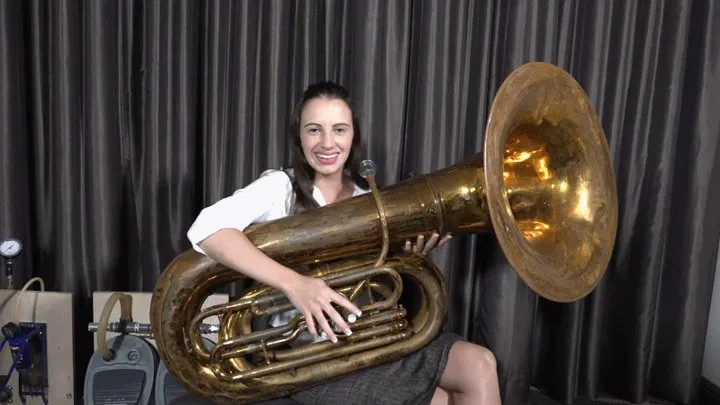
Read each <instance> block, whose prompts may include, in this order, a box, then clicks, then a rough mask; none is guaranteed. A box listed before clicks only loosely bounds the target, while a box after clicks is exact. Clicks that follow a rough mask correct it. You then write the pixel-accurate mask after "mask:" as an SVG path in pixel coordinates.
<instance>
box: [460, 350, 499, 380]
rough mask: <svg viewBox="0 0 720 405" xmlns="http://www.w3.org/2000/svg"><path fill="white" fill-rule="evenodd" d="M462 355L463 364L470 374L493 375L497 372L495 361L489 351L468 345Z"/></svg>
mask: <svg viewBox="0 0 720 405" xmlns="http://www.w3.org/2000/svg"><path fill="white" fill-rule="evenodd" d="M464 352H465V353H463V354H462V356H463V358H464V359H465V364H466V365H467V366H468V368H470V370H468V371H471V372H476V373H480V374H495V373H496V372H497V361H496V360H495V355H494V354H493V352H492V351H490V349H488V348H485V347H482V346H479V345H475V344H471V343H468V344H467V346H466V348H465V350H464Z"/></svg>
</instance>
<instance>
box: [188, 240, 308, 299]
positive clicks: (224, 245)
mask: <svg viewBox="0 0 720 405" xmlns="http://www.w3.org/2000/svg"><path fill="white" fill-rule="evenodd" d="M198 245H199V246H200V247H201V248H202V249H203V251H204V252H205V254H207V255H208V256H209V257H211V258H212V259H214V260H216V261H217V262H219V263H221V264H223V265H224V266H226V267H229V268H231V269H233V270H236V271H238V272H240V273H242V274H244V275H246V276H247V277H250V278H252V279H253V280H256V281H258V282H260V283H263V284H266V285H269V286H271V287H274V288H277V289H280V290H283V291H285V290H287V289H288V288H290V285H291V284H292V283H294V282H296V281H297V279H298V276H299V274H298V273H296V272H295V271H294V270H292V269H290V268H287V267H285V266H283V265H281V264H280V263H278V262H276V261H274V260H273V259H271V258H270V257H268V256H267V255H265V254H264V253H263V252H262V251H260V249H258V248H257V247H255V245H253V244H252V242H250V240H249V239H248V238H247V237H246V236H245V234H243V233H242V232H240V231H238V230H237V229H232V228H227V229H221V230H219V231H218V232H215V233H214V234H212V235H210V236H208V237H207V238H205V240H203V241H202V242H200V243H199V244H198Z"/></svg>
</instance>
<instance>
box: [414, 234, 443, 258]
mask: <svg viewBox="0 0 720 405" xmlns="http://www.w3.org/2000/svg"><path fill="white" fill-rule="evenodd" d="M451 238H452V235H450V234H447V235H445V236H443V238H442V239H440V235H439V234H438V233H437V232H434V233H433V234H432V235H431V236H430V238H429V239H428V240H427V242H426V241H425V236H424V235H420V236H418V237H417V242H415V246H413V245H412V242H410V240H409V239H408V240H407V241H406V242H405V247H404V249H405V251H406V252H408V253H411V252H412V253H416V254H419V255H423V256H425V255H426V254H427V253H428V252H429V251H430V250H431V249H433V248H436V247H438V246H442V245H444V244H445V243H447V241H449V240H450V239H451ZM438 239H440V242H438Z"/></svg>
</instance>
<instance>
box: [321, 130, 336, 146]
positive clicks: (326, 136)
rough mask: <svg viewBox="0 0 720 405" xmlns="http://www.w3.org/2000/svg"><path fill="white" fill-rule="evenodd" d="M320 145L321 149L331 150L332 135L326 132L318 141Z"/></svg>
mask: <svg viewBox="0 0 720 405" xmlns="http://www.w3.org/2000/svg"><path fill="white" fill-rule="evenodd" d="M320 144H321V145H322V146H323V147H326V148H332V147H333V137H332V134H330V133H327V132H326V133H325V134H324V135H323V137H322V140H321V141H320Z"/></svg>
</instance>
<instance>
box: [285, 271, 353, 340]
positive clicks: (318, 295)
mask: <svg viewBox="0 0 720 405" xmlns="http://www.w3.org/2000/svg"><path fill="white" fill-rule="evenodd" d="M295 274H296V277H293V278H292V280H290V281H289V282H288V283H287V285H286V286H285V287H284V288H283V292H284V293H285V295H287V297H288V299H290V302H292V303H293V305H295V308H297V310H298V311H300V312H301V313H302V314H303V315H304V316H305V322H306V323H307V328H308V331H309V332H310V333H311V334H312V335H313V336H315V337H317V336H318V333H317V329H316V325H315V321H317V322H318V324H319V326H320V327H321V328H322V330H323V331H324V332H325V334H326V335H327V337H328V339H330V340H331V341H333V342H337V336H335V333H334V332H333V330H332V328H331V327H330V325H329V324H328V321H327V319H325V315H324V314H327V316H328V317H329V318H330V319H332V320H333V322H335V325H337V326H338V327H339V328H340V329H342V330H343V331H344V332H345V335H350V334H351V333H352V332H351V331H350V328H349V327H348V325H347V323H346V322H345V320H344V319H343V317H342V316H341V315H340V314H339V313H338V311H336V310H335V308H333V306H332V303H335V304H338V305H340V306H342V307H344V308H346V309H347V310H348V311H350V312H351V313H353V314H355V315H357V316H360V315H361V312H360V309H358V308H357V307H356V306H355V305H353V303H352V302H350V301H349V300H348V299H347V298H345V297H344V296H342V295H340V294H338V293H337V292H335V290H333V289H332V288H330V287H328V286H327V284H326V283H325V282H324V281H323V280H320V279H318V278H313V277H308V276H304V275H302V274H299V273H295Z"/></svg>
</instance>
